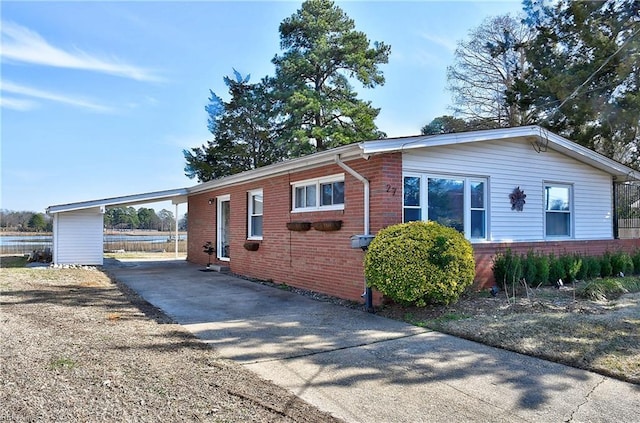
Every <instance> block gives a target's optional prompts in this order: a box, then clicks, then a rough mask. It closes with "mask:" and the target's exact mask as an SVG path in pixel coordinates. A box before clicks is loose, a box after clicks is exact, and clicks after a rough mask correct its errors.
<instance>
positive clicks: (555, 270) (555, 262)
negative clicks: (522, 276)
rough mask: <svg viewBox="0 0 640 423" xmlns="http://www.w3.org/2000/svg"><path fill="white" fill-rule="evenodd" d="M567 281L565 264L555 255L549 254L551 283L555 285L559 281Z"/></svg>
mask: <svg viewBox="0 0 640 423" xmlns="http://www.w3.org/2000/svg"><path fill="white" fill-rule="evenodd" d="M563 278H564V279H566V276H565V271H564V263H563V261H562V259H561V258H560V257H556V256H555V255H554V254H553V253H551V254H549V279H548V281H549V283H550V284H552V285H553V284H554V283H556V282H558V279H563Z"/></svg>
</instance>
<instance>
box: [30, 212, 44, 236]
mask: <svg viewBox="0 0 640 423" xmlns="http://www.w3.org/2000/svg"><path fill="white" fill-rule="evenodd" d="M28 226H29V229H31V230H33V231H36V232H42V231H44V230H45V229H46V227H47V221H46V220H45V218H44V214H42V213H34V214H33V215H32V216H31V218H30V219H29V224H28Z"/></svg>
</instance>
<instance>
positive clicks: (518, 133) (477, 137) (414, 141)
mask: <svg viewBox="0 0 640 423" xmlns="http://www.w3.org/2000/svg"><path fill="white" fill-rule="evenodd" d="M541 130H542V128H540V127H539V126H519V127H516V128H501V129H488V130H484V131H472V132H456V133H452V134H442V135H422V136H416V137H406V138H395V139H394V138H392V139H388V140H378V141H365V142H362V143H360V148H362V152H363V154H377V153H391V152H396V151H405V150H413V149H416V148H424V147H436V146H442V145H452V144H464V143H469V142H479V141H491V140H503V139H511V138H531V139H534V138H535V137H539V136H540V131H541Z"/></svg>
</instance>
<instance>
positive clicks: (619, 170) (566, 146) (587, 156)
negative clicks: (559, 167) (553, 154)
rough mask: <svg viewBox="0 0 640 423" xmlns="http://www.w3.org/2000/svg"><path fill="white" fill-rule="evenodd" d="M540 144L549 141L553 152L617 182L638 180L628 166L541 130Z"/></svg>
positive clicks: (635, 171)
mask: <svg viewBox="0 0 640 423" xmlns="http://www.w3.org/2000/svg"><path fill="white" fill-rule="evenodd" d="M539 140H540V141H541V142H545V141H546V140H548V141H549V143H550V145H549V147H550V148H552V149H553V150H555V151H558V152H560V153H563V154H565V155H567V156H569V157H573V158H574V159H576V160H579V161H581V162H584V163H587V164H589V165H591V166H593V167H595V168H597V169H600V170H603V171H605V172H607V173H610V174H611V175H613V176H615V177H616V180H617V181H637V180H640V172H638V171H637V170H634V169H631V168H630V167H628V166H625V165H623V164H622V163H618V162H617V161H615V160H612V159H610V158H608V157H606V156H603V155H602V154H600V153H596V152H595V151H593V150H590V149H588V148H587V147H583V146H582V145H580V144H577V143H575V142H572V141H570V140H568V139H566V138H564V137H561V136H560V135H557V134H554V133H553V132H550V131H547V130H545V129H543V135H542V136H541V137H540V138H539Z"/></svg>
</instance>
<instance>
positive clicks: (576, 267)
mask: <svg viewBox="0 0 640 423" xmlns="http://www.w3.org/2000/svg"><path fill="white" fill-rule="evenodd" d="M561 261H562V268H563V270H564V277H563V278H562V280H563V281H565V282H573V281H575V280H576V275H577V274H578V272H579V271H580V268H581V267H582V258H580V257H579V256H576V255H564V256H562V257H561Z"/></svg>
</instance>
